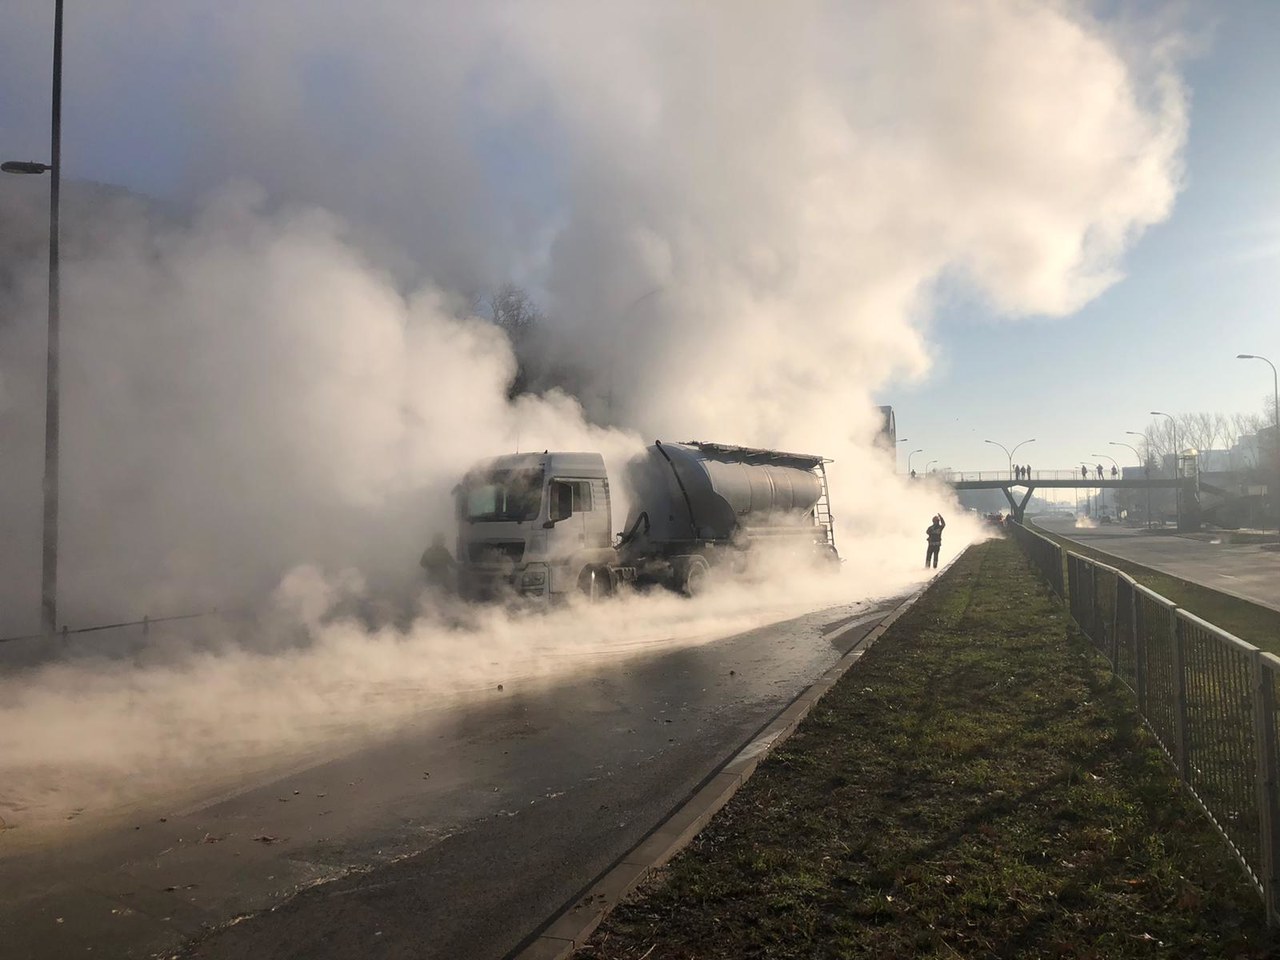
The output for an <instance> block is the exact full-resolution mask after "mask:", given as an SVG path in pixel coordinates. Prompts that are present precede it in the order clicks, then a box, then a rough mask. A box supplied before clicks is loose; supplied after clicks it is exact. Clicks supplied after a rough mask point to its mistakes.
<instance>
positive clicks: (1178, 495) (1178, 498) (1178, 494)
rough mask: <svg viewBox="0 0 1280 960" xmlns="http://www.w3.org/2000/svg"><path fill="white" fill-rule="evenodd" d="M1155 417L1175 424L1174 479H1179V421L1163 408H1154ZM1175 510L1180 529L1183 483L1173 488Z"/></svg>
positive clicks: (1176, 521)
mask: <svg viewBox="0 0 1280 960" xmlns="http://www.w3.org/2000/svg"><path fill="white" fill-rule="evenodd" d="M1151 416H1153V417H1168V418H1169V423H1170V424H1171V425H1172V426H1173V479H1175V480H1179V479H1181V478H1180V477H1179V474H1180V473H1181V471H1180V470H1179V469H1178V421H1177V420H1175V419H1174V418H1173V414H1171V413H1165V412H1164V411H1163V410H1152V411H1151ZM1173 510H1174V516H1175V518H1176V520H1175V521H1174V522H1175V523H1177V525H1178V529H1179V530H1181V529H1182V485H1181V484H1179V485H1178V486H1176V487H1174V488H1173Z"/></svg>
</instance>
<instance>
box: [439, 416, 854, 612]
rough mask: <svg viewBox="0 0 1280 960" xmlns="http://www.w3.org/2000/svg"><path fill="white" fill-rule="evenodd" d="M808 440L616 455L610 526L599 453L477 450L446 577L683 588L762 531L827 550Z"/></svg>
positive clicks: (503, 588)
mask: <svg viewBox="0 0 1280 960" xmlns="http://www.w3.org/2000/svg"><path fill="white" fill-rule="evenodd" d="M829 462H830V461H828V460H825V459H824V458H823V457H820V456H814V455H809V454H798V453H784V452H781V451H778V450H761V449H757V448H752V447H736V446H728V445H724V444H717V443H705V442H698V441H690V442H687V443H663V442H661V441H655V442H654V443H653V445H652V446H649V447H647V448H646V449H645V451H644V453H643V454H641V455H639V456H637V457H635V458H634V459H633V460H632V461H630V462H629V463H628V464H627V467H626V470H625V476H624V477H623V478H621V480H622V482H623V483H624V484H625V491H624V499H625V500H626V502H627V504H628V505H629V508H628V512H627V519H626V523H625V525H624V527H623V529H622V531H621V532H620V533H618V534H617V535H616V537H615V536H614V535H613V533H612V529H613V513H612V511H613V504H612V502H611V499H610V479H609V476H608V474H607V472H606V470H605V463H604V458H603V457H602V456H601V455H600V454H598V453H572V452H558V451H544V452H543V453H524V454H511V455H508V456H501V457H496V458H493V459H490V460H485V461H483V462H481V463H478V464H476V465H475V466H474V467H472V469H471V470H469V471H468V472H467V474H466V475H465V476H464V477H463V479H462V481H461V482H460V483H459V484H458V486H457V487H456V488H455V489H454V494H455V496H456V498H457V509H458V544H457V559H458V588H459V591H460V592H461V594H462V595H463V596H464V597H466V598H468V599H477V600H479V599H495V598H499V597H503V596H513V595H514V596H518V597H525V598H530V599H533V600H556V599H565V598H567V597H568V596H570V595H573V594H575V593H578V594H584V595H586V596H588V597H589V598H591V599H593V600H594V599H598V598H600V597H603V596H607V595H608V594H610V593H613V592H615V591H616V590H618V589H620V588H621V587H623V586H624V585H626V584H633V585H636V586H646V585H661V586H664V587H668V588H670V589H673V590H678V591H682V592H684V593H685V594H688V595H690V596H694V595H696V594H698V593H699V592H700V591H701V590H703V589H704V588H705V586H706V584H707V582H708V578H709V577H711V576H712V575H713V573H714V572H715V571H722V570H724V569H726V568H727V569H729V570H741V569H743V568H744V567H745V565H746V563H747V560H748V558H749V557H750V556H751V555H752V553H753V551H754V550H756V549H757V548H758V547H759V546H760V545H761V544H764V543H770V544H775V545H782V546H785V547H787V548H790V549H792V550H797V551H799V552H801V553H803V554H806V555H812V554H817V555H819V556H821V557H823V558H827V559H832V560H837V559H838V555H837V554H836V549H835V535H834V530H833V526H832V519H831V508H830V501H829V497H828V493H827V476H826V464H827V463H829Z"/></svg>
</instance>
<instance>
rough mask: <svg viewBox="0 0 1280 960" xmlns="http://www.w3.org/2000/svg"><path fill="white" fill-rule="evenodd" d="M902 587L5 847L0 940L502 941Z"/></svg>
mask: <svg viewBox="0 0 1280 960" xmlns="http://www.w3.org/2000/svg"><path fill="white" fill-rule="evenodd" d="M895 603H896V601H895V602H886V603H881V604H878V605H868V604H855V605H849V606H847V607H839V608H830V609H827V610H825V611H822V612H820V613H814V614H809V615H806V616H803V617H799V618H797V619H794V620H790V621H787V622H785V623H782V624H775V625H772V626H768V627H762V628H759V629H756V630H752V631H749V632H747V633H743V634H739V635H737V636H733V637H729V638H726V639H723V640H719V641H715V642H712V643H708V644H705V645H702V646H696V647H691V648H685V649H677V650H674V651H671V650H668V651H665V652H659V653H654V654H649V655H642V656H637V657H636V658H634V659H631V660H629V661H624V662H621V663H617V662H614V663H608V664H601V665H596V666H594V667H592V668H591V669H590V671H589V672H582V673H579V674H578V675H577V676H576V677H575V678H573V679H572V680H568V681H561V682H554V683H553V682H549V681H542V682H537V683H535V682H532V681H530V682H520V683H513V684H511V685H508V686H507V687H506V688H505V689H503V690H497V689H496V688H495V689H494V690H493V691H492V692H491V693H490V695H488V696H486V697H484V698H482V699H481V700H480V701H476V702H472V703H470V704H468V705H466V706H464V707H454V708H450V709H448V710H443V709H442V710H441V711H439V712H437V713H436V714H434V715H430V716H428V717H426V718H425V719H424V720H423V721H422V722H421V723H420V724H419V725H417V726H416V727H415V728H414V729H412V730H407V731H403V732H402V733H401V734H400V735H399V736H398V738H397V739H395V740H393V741H390V742H383V743H381V744H379V745H377V746H374V747H370V748H366V749H364V750H361V751H360V752H358V753H356V754H354V755H351V756H348V757H345V758H341V759H334V760H330V761H328V762H324V763H313V764H310V765H307V766H306V767H305V769H300V770H297V771H296V772H294V773H292V774H289V775H287V776H283V777H280V778H278V779H274V780H272V781H271V782H268V783H260V784H259V785H257V786H253V787H251V788H247V789H243V790H242V791H240V792H237V793H235V794H233V795H230V796H226V797H224V798H222V799H218V800H212V801H205V802H202V803H199V804H195V805H192V806H191V807H189V808H188V809H177V810H172V811H168V812H167V813H166V814H164V815H163V816H155V815H149V816H147V817H146V818H145V819H143V818H142V817H141V816H139V817H138V818H136V819H135V820H134V821H132V822H124V823H118V824H117V825H115V826H112V827H111V828H109V829H107V830H105V832H102V833H99V834H95V835H91V836H87V837H81V838H79V839H74V840H73V839H65V840H63V841H61V842H58V843H56V844H52V845H49V846H47V847H46V848H44V849H41V850H38V851H35V852H31V851H28V852H24V853H19V854H15V855H10V856H7V857H4V856H2V854H0V889H3V890H4V891H5V892H6V894H5V897H4V898H3V902H2V903H0V943H2V944H4V956H5V957H7V958H13V960H22V958H31V960H44V958H55V957H56V958H64V957H76V956H99V957H101V956H107V957H151V956H181V957H200V958H223V957H227V958H230V957H245V956H252V957H255V958H263V960H270V958H285V957H308V958H329V957H333V958H339V957H341V958H347V957H378V958H381V957H387V958H392V957H414V958H431V957H450V958H460V957H482V958H483V957H501V956H503V955H504V954H506V953H507V952H508V951H510V950H511V949H512V948H514V947H515V946H517V945H518V944H519V942H520V941H521V940H522V938H524V937H525V936H526V935H528V934H530V933H531V932H532V931H534V930H535V928H536V927H537V926H538V925H539V924H541V923H542V922H543V921H545V920H546V919H548V918H549V917H550V916H551V915H552V914H553V913H554V912H556V911H557V910H558V909H559V908H560V907H561V906H562V905H563V904H565V903H566V902H568V901H569V900H571V899H573V897H574V896H575V894H576V893H577V892H578V891H579V890H580V889H582V888H583V886H584V885H586V884H587V883H588V882H589V881H590V880H591V879H592V878H593V877H595V876H596V875H597V874H599V873H601V872H602V871H603V870H605V869H606V868H608V867H609V866H610V864H611V863H612V862H613V861H614V860H616V859H617V858H618V857H619V856H621V855H622V854H623V853H625V852H626V851H627V850H629V849H630V848H631V847H632V846H634V845H635V844H636V843H637V842H638V841H639V840H640V839H642V838H643V836H644V835H645V834H646V833H647V832H648V831H649V830H651V829H652V828H653V827H654V826H655V825H656V824H657V823H658V822H659V821H660V820H661V819H663V818H664V817H665V816H666V815H667V814H668V813H669V812H670V811H671V810H672V809H673V808H674V807H675V806H676V805H678V803H680V802H681V801H682V800H683V799H684V798H685V797H687V796H688V795H689V794H690V793H691V792H692V791H693V790H694V789H696V788H697V787H698V785H699V784H700V783H701V782H702V781H703V780H704V779H705V778H707V777H708V776H710V775H711V774H712V773H713V772H714V770H715V769H716V767H717V766H718V765H719V764H720V763H721V762H722V761H723V760H725V759H726V758H727V757H728V756H729V755H730V754H731V753H732V752H733V751H734V750H736V749H737V748H738V747H739V746H741V745H742V744H743V743H744V742H746V741H747V740H748V739H749V738H750V737H751V736H752V734H753V733H754V732H755V731H756V730H758V729H759V728H760V727H761V726H762V725H764V724H765V723H767V722H768V721H769V720H770V719H771V718H772V717H773V716H774V715H776V714H777V713H778V712H779V711H780V710H781V709H782V708H783V707H784V706H785V705H786V704H787V703H788V702H789V701H790V700H791V699H792V698H794V697H795V695H796V694H798V693H799V692H800V691H801V690H802V689H804V687H806V686H807V685H808V684H809V683H810V682H811V681H812V680H813V679H814V678H815V677H816V676H817V675H818V674H820V673H821V672H822V671H824V670H825V669H826V668H827V667H829V666H830V665H831V664H832V663H834V662H835V661H836V660H837V659H838V658H839V657H840V656H841V655H842V654H843V653H844V652H846V651H847V650H848V649H850V648H851V647H853V646H855V645H856V644H857V643H858V642H860V641H861V639H862V638H863V637H864V636H865V635H866V633H868V632H869V631H870V630H871V629H873V628H874V626H875V625H876V624H877V623H878V622H879V621H880V619H882V618H883V617H884V616H885V615H887V613H888V612H889V611H890V610H891V609H892V608H893V606H894V605H895ZM850 626H852V627H853V629H849V630H844V631H843V632H842V630H843V628H845V627H850ZM837 637H838V639H836V640H833V639H832V638H837Z"/></svg>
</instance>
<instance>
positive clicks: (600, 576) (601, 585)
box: [578, 567, 613, 603]
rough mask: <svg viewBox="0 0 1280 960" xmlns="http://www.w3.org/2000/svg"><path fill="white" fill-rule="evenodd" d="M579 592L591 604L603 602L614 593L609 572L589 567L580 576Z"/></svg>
mask: <svg viewBox="0 0 1280 960" xmlns="http://www.w3.org/2000/svg"><path fill="white" fill-rule="evenodd" d="M578 590H579V591H580V592H581V593H582V595H583V596H584V597H586V598H587V600H588V601H590V602H591V603H596V602H597V601H599V600H603V599H604V598H605V597H607V596H609V595H610V594H611V593H613V582H612V580H611V579H610V577H609V571H608V570H602V569H600V568H599V567H587V568H586V569H584V570H583V571H582V573H581V574H580V575H579V576H578Z"/></svg>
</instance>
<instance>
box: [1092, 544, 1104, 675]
mask: <svg viewBox="0 0 1280 960" xmlns="http://www.w3.org/2000/svg"><path fill="white" fill-rule="evenodd" d="M1089 601H1090V603H1089V606H1090V607H1091V608H1092V609H1090V611H1089V632H1090V633H1091V634H1093V636H1092V637H1090V639H1091V640H1092V641H1093V645H1094V647H1095V648H1096V649H1097V651H1098V652H1099V653H1101V654H1103V655H1104V656H1105V655H1106V648H1105V647H1104V646H1103V645H1102V641H1103V636H1102V605H1101V604H1100V603H1099V602H1098V566H1097V564H1094V563H1091V564H1089Z"/></svg>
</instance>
